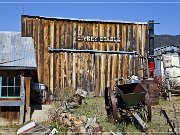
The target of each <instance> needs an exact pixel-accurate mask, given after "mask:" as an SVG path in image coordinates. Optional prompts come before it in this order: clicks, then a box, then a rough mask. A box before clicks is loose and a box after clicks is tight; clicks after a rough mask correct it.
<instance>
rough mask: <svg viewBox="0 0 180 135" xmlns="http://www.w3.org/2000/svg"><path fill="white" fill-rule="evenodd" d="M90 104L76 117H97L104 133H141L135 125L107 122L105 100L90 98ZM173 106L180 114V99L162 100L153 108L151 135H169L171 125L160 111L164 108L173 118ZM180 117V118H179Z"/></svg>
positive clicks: (78, 112)
mask: <svg viewBox="0 0 180 135" xmlns="http://www.w3.org/2000/svg"><path fill="white" fill-rule="evenodd" d="M87 101H88V104H87V105H86V104H85V105H82V106H80V107H79V108H78V109H76V110H75V114H76V115H79V116H81V115H86V116H87V117H94V116H96V117H97V120H98V122H99V123H100V124H101V125H102V127H103V131H105V132H109V131H116V132H117V131H124V132H126V133H130V134H132V133H134V134H138V133H141V130H140V129H137V128H136V127H135V126H134V124H128V125H125V124H123V123H122V124H119V125H113V124H111V123H109V122H108V121H107V115H106V111H105V108H104V98H103V97H95V98H88V99H87ZM173 104H176V109H177V111H179V112H180V97H176V98H173V100H172V101H167V100H163V99H160V103H159V105H156V106H153V107H152V113H153V116H152V122H149V123H147V124H148V127H149V130H148V131H149V133H150V134H169V133H168V128H169V125H168V124H167V122H166V119H165V118H164V116H160V109H161V108H163V109H165V110H166V111H167V113H168V114H169V115H170V116H173V114H174V113H173ZM179 117H180V116H179Z"/></svg>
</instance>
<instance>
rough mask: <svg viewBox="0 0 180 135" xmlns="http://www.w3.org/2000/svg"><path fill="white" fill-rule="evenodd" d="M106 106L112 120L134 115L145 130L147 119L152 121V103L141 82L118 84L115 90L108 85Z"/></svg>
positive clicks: (116, 120)
mask: <svg viewBox="0 0 180 135" xmlns="http://www.w3.org/2000/svg"><path fill="white" fill-rule="evenodd" d="M105 108H106V111H107V115H108V119H109V120H110V121H111V122H119V121H121V120H123V119H126V118H132V117H133V118H134V119H135V120H136V121H137V122H138V123H139V125H140V126H141V127H142V129H143V131H147V130H148V128H147V125H146V123H145V121H151V117H152V112H151V104H150V101H149V96H148V91H147V89H146V88H145V87H144V86H142V85H141V83H131V84H123V85H116V86H115V87H114V91H113V90H112V89H111V88H110V87H106V89H105Z"/></svg>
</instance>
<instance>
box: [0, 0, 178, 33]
mask: <svg viewBox="0 0 180 135" xmlns="http://www.w3.org/2000/svg"><path fill="white" fill-rule="evenodd" d="M71 1H72V2H74V3H46V2H48V1H47V0H30V1H24V0H18V1H13V0H11V1H10V0H9V1H7V0H6V1H4V2H3V1H2V0H1V1H0V18H1V19H0V31H21V15H22V14H23V11H24V14H27V15H35V16H48V17H64V18H79V19H85V18H86V19H101V20H123V21H140V22H146V21H148V20H150V19H154V20H155V21H156V22H159V23H160V24H158V25H156V26H155V34H173V35H177V34H180V1H178V0H176V1H173V2H174V3H169V2H170V1H168V0H159V1H155V0H151V1H150V0H149V1H146V0H138V1H137V0H129V1H128V2H132V3H118V2H123V1H118V0H113V3H110V1H109V3H108V1H106V0H98V3H97V0H91V1H89V2H90V3H83V2H88V1H83V0H78V1H73V0H69V1H64V2H71ZM11 2H12V3H11ZM33 2H36V3H33ZM53 2H57V0H53ZM58 2H62V1H58ZM75 2H79V3H75ZM81 2H82V3H81ZM93 2H94V3H93ZM103 2H105V3H103ZM124 2H127V1H124ZM136 2H139V3H136ZM143 2H148V3H143ZM153 2H154V3H153ZM163 2H165V3H163ZM175 2H177V3H175ZM23 9H24V10H23Z"/></svg>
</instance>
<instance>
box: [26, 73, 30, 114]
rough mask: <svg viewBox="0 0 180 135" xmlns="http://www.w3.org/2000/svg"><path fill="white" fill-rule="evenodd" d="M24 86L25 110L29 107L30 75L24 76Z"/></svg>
mask: <svg viewBox="0 0 180 135" xmlns="http://www.w3.org/2000/svg"><path fill="white" fill-rule="evenodd" d="M25 86H26V110H28V109H29V107H30V77H25Z"/></svg>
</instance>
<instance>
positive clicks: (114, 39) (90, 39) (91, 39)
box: [78, 36, 121, 43]
mask: <svg viewBox="0 0 180 135" xmlns="http://www.w3.org/2000/svg"><path fill="white" fill-rule="evenodd" d="M78 41H80V42H83V41H84V42H118V43H119V42H121V37H102V36H100V37H97V36H83V37H82V36H80V37H78Z"/></svg>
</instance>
